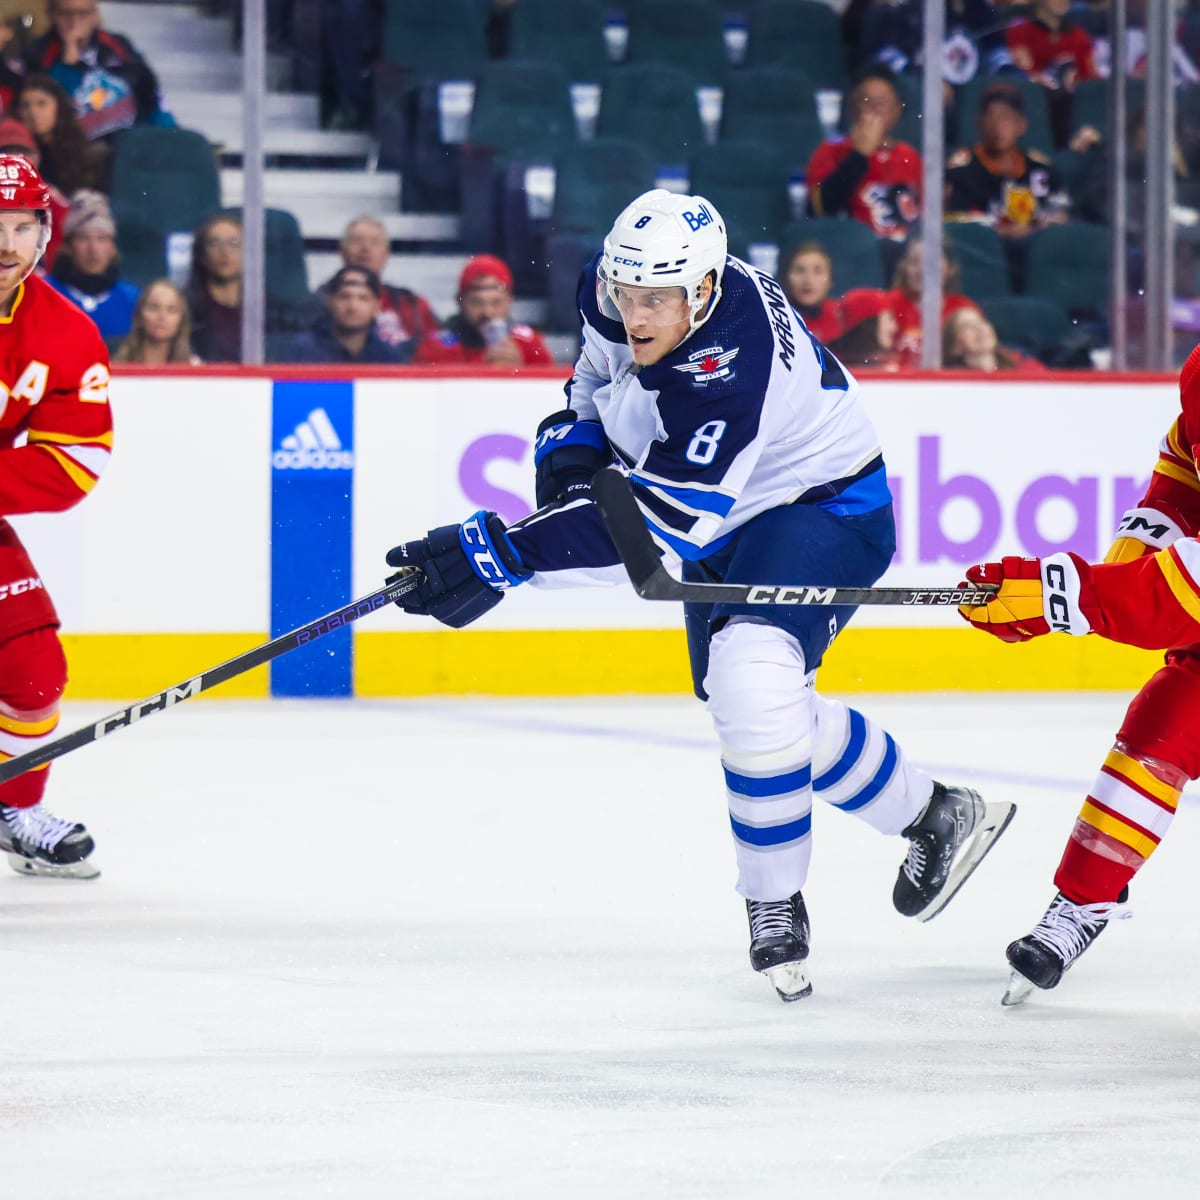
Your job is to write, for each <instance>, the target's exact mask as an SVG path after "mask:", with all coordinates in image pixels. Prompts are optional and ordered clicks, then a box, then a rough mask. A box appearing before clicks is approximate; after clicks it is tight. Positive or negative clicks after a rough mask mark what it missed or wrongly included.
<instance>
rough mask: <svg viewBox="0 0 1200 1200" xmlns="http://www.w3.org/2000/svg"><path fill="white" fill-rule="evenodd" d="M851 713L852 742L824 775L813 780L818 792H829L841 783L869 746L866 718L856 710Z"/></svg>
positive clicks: (847, 744)
mask: <svg viewBox="0 0 1200 1200" xmlns="http://www.w3.org/2000/svg"><path fill="white" fill-rule="evenodd" d="M849 712H850V740H849V741H848V742H847V743H846V749H845V750H844V751H843V752H842V757H841V758H839V759H838V760H837V762H835V763H834V764H833V766H831V767H830V768H829V770H828V771H826V772H825V774H824V775H818V776H817V777H816V779H814V780H813V787H814V788H815V789H816V790H817V791H818V792H823V791H827V790H828V789H829V788H831V787H833V786H834V784H836V783H840V782H841V781H842V780H843V779H844V778H845V777H846V775H848V774H849V773H850V772H851V771H852V770H853V769H854V767H855V766H856V765H857V764H858V758H859V755H860V754H862V751H863V746H865V745H866V744H867V722H866V718H865V717H864V716H863V715H862V713H860V712H856V711H855V710H854V709H850V710H849Z"/></svg>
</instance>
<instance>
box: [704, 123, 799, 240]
mask: <svg viewBox="0 0 1200 1200" xmlns="http://www.w3.org/2000/svg"><path fill="white" fill-rule="evenodd" d="M785 154H786V152H782V151H779V150H776V149H775V147H774V146H772V145H770V144H769V143H765V142H754V141H735V142H721V143H719V144H718V145H716V146H706V147H704V148H703V149H701V150H699V151H697V153H696V154H694V155H693V156H692V160H691V183H690V189H691V191H692V192H694V193H695V194H697V195H700V196H703V197H705V199H707V200H711V201H712V202H713V204H715V205H716V206H717V210H718V212H720V214H721V216H722V217H723V218H724V219H725V228H726V231H727V233H728V235H729V250H730V253H731V254H736V255H737V256H738V257H739V258H746V257H747V253H748V248H749V247H750V246H751V245H752V244H754V243H756V242H763V243H774V244H775V245H778V244H779V239H780V237H781V235H782V233H783V227H784V226H785V225H786V224H787V222H788V216H789V210H788V178H789V176H790V175H791V167H792V163H791V161H790V159H789V158H787V157H785Z"/></svg>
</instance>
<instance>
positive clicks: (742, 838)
mask: <svg viewBox="0 0 1200 1200" xmlns="http://www.w3.org/2000/svg"><path fill="white" fill-rule="evenodd" d="M729 824H730V825H732V826H733V836H734V837H735V838H737V840H738V841H739V842H746V843H747V844H748V845H751V846H782V845H783V844H784V842H794V841H796V839H797V838H802V837H805V836H806V835H807V834H808V832H809V830H811V829H812V813H805V814H804V816H802V817H800V818H799V819H798V820H795V821H788V822H787V824H785V825H768V826H766V827H765V828H761V829H760V828H757V827H756V826H754V825H743V824H742V822H741V821H739V820H737V819H736V818H734V817H730V818H729Z"/></svg>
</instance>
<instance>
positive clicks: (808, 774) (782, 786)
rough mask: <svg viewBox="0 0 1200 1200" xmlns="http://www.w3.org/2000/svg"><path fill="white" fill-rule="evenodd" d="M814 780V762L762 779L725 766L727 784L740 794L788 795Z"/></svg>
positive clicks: (730, 788)
mask: <svg viewBox="0 0 1200 1200" xmlns="http://www.w3.org/2000/svg"><path fill="white" fill-rule="evenodd" d="M811 782H812V763H805V764H804V766H802V767H797V768H796V770H794V771H788V772H787V774H786V775H768V776H766V777H764V778H761V779H755V778H751V776H749V775H739V774H738V773H737V772H736V771H731V770H730V769H729V768H728V767H726V768H725V786H726V787H727V788H728V789H729V790H730V791H731V792H736V793H737V794H738V795H739V796H756V797H762V796H786V795H787V794H788V793H789V792H798V791H799V790H800V789H801V788H806V787H808V785H809V783H811Z"/></svg>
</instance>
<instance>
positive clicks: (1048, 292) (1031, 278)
mask: <svg viewBox="0 0 1200 1200" xmlns="http://www.w3.org/2000/svg"><path fill="white" fill-rule="evenodd" d="M1111 237H1112V235H1111V233H1110V231H1109V228H1108V226H1106V225H1089V224H1085V223H1084V222H1082V221H1073V222H1071V223H1069V224H1066V225H1050V226H1047V227H1046V228H1045V229H1040V230H1038V232H1037V233H1035V234H1032V235H1031V236H1030V238H1029V240H1028V255H1027V258H1026V262H1025V293H1026V294H1027V295H1029V296H1037V297H1040V298H1041V299H1043V300H1050V301H1053V302H1054V303H1055V304H1057V305H1058V306H1059V307H1060V308H1062V309H1064V310H1065V311H1066V313H1067V314H1068V316H1072V317H1095V316H1099V315H1102V314H1103V313H1105V312H1107V310H1108V289H1109V243H1110V241H1111Z"/></svg>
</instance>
